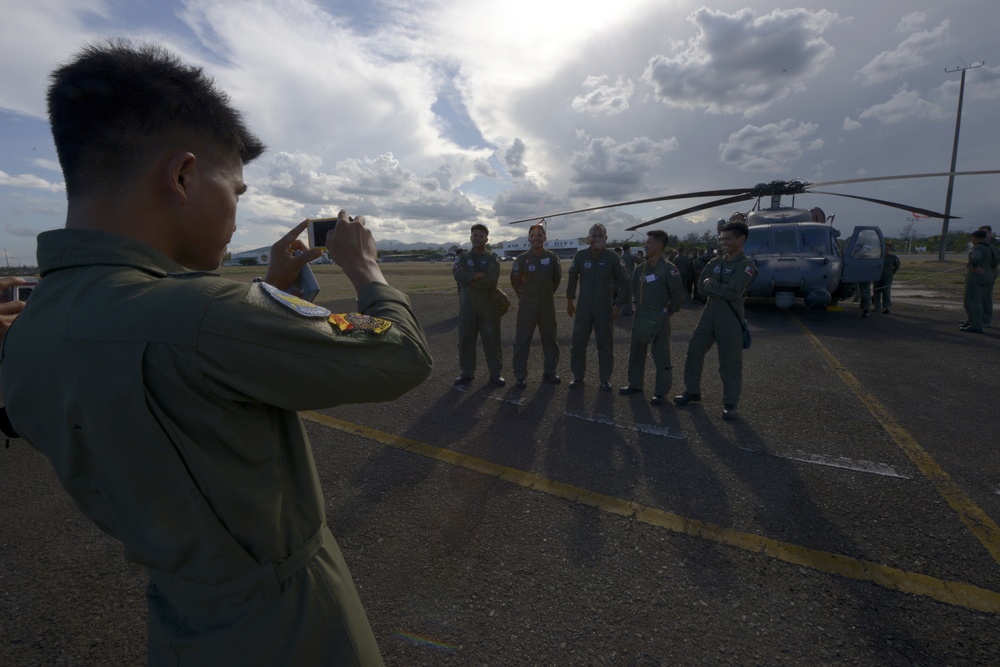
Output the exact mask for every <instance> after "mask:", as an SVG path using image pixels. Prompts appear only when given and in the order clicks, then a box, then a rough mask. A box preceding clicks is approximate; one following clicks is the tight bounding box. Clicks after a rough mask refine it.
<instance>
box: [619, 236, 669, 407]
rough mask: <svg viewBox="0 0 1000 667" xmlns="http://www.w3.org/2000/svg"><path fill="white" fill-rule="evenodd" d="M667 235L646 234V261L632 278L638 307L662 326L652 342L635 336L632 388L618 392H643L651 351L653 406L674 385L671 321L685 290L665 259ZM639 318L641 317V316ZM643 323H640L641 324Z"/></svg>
mask: <svg viewBox="0 0 1000 667" xmlns="http://www.w3.org/2000/svg"><path fill="white" fill-rule="evenodd" d="M667 239H668V237H667V233H666V232H664V231H661V230H654V231H651V232H646V245H645V248H646V257H647V259H646V261H645V262H643V263H642V264H640V265H639V266H637V267H636V270H635V272H634V273H633V275H632V294H633V295H634V297H635V306H636V309H637V311H638V313H639V315H642V314H643V312H644V311H647V312H648V313H650V314H653V315H656V316H658V317H659V320H660V323H659V326H658V328H657V331H656V333H655V334H654V335H653V338H652V340H651V341H650V342H648V343H647V342H642V341H640V340H639V339H638V338H637V337H636V335H635V329H634V327H633V334H632V340H631V343H630V345H629V354H628V384H627V385H626V386H624V387H622V388H621V390H620V391H619V392H618V393H620V394H622V395H624V396H627V395H629V394H637V393H639V392H641V391H642V386H643V378H644V376H645V374H646V353H647V350H649V352H650V354H651V355H652V357H653V367H654V368H655V369H656V380H655V383H654V388H653V396H652V398H651V399H650V401H649V402H650V403H652V404H653V405H660V404H661V403H663V397H664V396H665V395H666V394H667V392H669V391H670V387H671V385H672V384H673V365H672V364H671V361H670V317H671V316H672V315H673V314H674V313H676V312H677V311H679V310H680V309H681V303H683V301H684V297H683V293H684V286H683V285H682V284H681V276H680V271H679V270H678V269H677V267H676V266H675V265H674V264H672V263H671V262H668V261H667V260H666V258H665V257H664V256H663V251H664V249H665V248H666V246H667ZM639 315H637V317H638V316H639ZM638 322H639V320H637V321H636V324H638Z"/></svg>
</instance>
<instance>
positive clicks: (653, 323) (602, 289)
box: [453, 221, 757, 419]
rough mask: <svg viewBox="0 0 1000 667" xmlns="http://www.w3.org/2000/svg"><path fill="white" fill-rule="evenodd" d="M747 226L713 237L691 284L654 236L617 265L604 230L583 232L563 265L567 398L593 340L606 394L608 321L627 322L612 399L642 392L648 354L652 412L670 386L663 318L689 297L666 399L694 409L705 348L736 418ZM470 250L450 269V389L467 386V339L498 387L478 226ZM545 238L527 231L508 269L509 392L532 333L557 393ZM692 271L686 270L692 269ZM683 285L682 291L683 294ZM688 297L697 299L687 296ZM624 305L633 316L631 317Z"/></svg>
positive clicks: (554, 267) (499, 359)
mask: <svg viewBox="0 0 1000 667" xmlns="http://www.w3.org/2000/svg"><path fill="white" fill-rule="evenodd" d="M747 234H748V230H747V227H746V224H745V223H743V222H741V221H736V222H730V223H729V224H727V225H725V226H724V227H723V228H722V229H721V231H720V236H719V240H720V243H721V246H722V252H721V254H720V255H719V256H718V257H715V258H713V259H711V260H709V261H708V262H707V263H706V264H705V265H704V268H702V270H701V272H700V274H698V275H697V278H696V279H695V276H694V272H693V270H691V271H690V276H691V277H690V279H689V280H688V281H685V280H683V279H682V276H683V275H684V273H688V270H687V269H688V267H687V266H686V265H684V260H688V261H689V262H690V261H692V260H691V258H688V257H686V256H683V255H678V256H677V257H678V258H680V257H682V256H683V257H684V259H681V260H680V262H681V263H682V266H683V267H684V269H685V271H682V270H681V269H679V268H678V266H677V265H675V264H674V263H672V262H671V261H669V260H668V259H667V256H666V251H667V250H668V248H667V241H668V237H667V234H666V233H665V232H663V231H659V230H656V231H652V232H649V233H647V238H646V242H645V244H644V251H645V256H644V258H643V259H642V260H639V259H638V258H637V257H636V256H635V255H633V254H632V253H631V251H630V250H628V251H625V252H624V253H623V254H622V255H621V256H619V255H618V254H617V253H616V252H614V251H612V250H611V249H609V248H608V247H607V230H606V229H605V227H604V225H601V224H595V225H594V226H592V227H591V228H590V232H589V235H588V242H589V245H590V247H589V248H585V249H583V250H580V251H579V252H577V253H576V255H575V256H574V257H573V259H572V260H571V262H570V265H569V277H568V280H567V286H566V314H567V315H568V316H569V317H572V318H573V334H572V344H571V347H570V371H571V373H572V376H573V377H572V380H571V381H570V383H569V388H570V389H578V388H580V387H582V386H583V385H584V382H585V377H586V366H587V347H588V345H589V343H590V337H591V334H592V333H593V334H594V336H595V342H596V346H597V359H598V388H599V389H600V390H601V391H611V390H612V386H611V376H612V373H613V371H614V346H613V335H612V322H613V321H614V320H615V319H617V318H618V317H619V316H620V315H622V314H624V315H626V316H628V315H632V316H633V317H634V318H635V319H634V322H633V332H632V336H631V343H630V350H629V363H628V383H627V384H626V385H625V386H623V387H621V388H620V390H619V393H620V394H622V395H631V394H637V393H641V392H643V380H644V375H645V363H646V356H647V353H648V354H649V355H650V356H651V357H652V359H653V365H654V368H655V380H654V388H653V394H652V397H651V399H650V403H651V404H653V405H660V404H662V403H663V402H664V397H665V395H666V394H667V393H668V392H669V391H670V389H671V386H672V384H673V373H672V371H673V366H672V364H671V360H670V317H671V316H672V315H673V314H675V313H676V312H678V311H679V310H680V307H681V305H682V303H683V302H684V299H685V298H690V296H691V295H692V293H695V294H697V295H698V296H699V297H700V298H701V299H703V300H704V301H705V302H706V306H705V310H704V311H703V312H702V317H701V320H700V321H699V323H698V326H697V327H696V328H695V331H694V333H693V334H692V336H691V340H690V342H689V344H688V353H687V358H686V362H685V366H684V385H685V391H684V392H683V393H681V394H679V395H678V396H676V397H675V398H674V403H676V404H677V405H687V404H688V403H691V402H696V401H700V400H701V375H702V367H703V364H704V357H705V354H707V352H708V350H709V349H711V347H712V346H713V345H715V346H716V347H717V348H718V351H719V366H720V368H719V372H720V375H721V377H722V384H723V405H724V410H723V417H724V418H726V419H732V418H735V417H736V416H737V415H738V411H737V405H738V403H739V399H740V395H741V391H742V368H743V361H742V353H743V349H744V337H743V331H744V330H745V315H744V310H743V296H744V294H745V293H746V289H747V287H749V285H750V283H751V282H752V281H753V279H754V278H755V277H756V275H757V271H756V268H755V267H754V265H753V263H752V262H751V261H750V260H749V259H748V258H747V257H746V255H744V254H743V243H744V241H745V240H746V238H747ZM470 238H471V241H472V249H471V250H470V251H468V252H464V253H461V254H460V255H459V256H458V258H457V259H456V261H455V264H454V266H453V273H454V276H455V280H456V282H457V283H458V289H459V295H460V299H459V301H460V308H459V325H458V337H459V366H460V369H461V374H460V375H459V376H458V377H457V378H456V379H455V382H454V384H455V386H457V387H459V386H465V385H468V384H470V383H471V382H472V380H473V378H474V377H475V372H476V349H475V348H476V340H477V338H480V339H481V340H482V344H483V350H484V353H485V357H486V365H487V368H488V370H489V374H490V382H491V383H492V384H494V385H495V386H498V387H500V386H504V385H506V380H505V379H504V378H503V376H502V374H501V373H502V367H503V353H502V351H501V346H500V317H501V305H500V304H501V303H502V302H503V301H504V300H505V297H501V296H498V294H497V292H498V291H499V290H498V283H499V280H500V264H499V258H498V257H497V256H496V254H494V253H493V252H492V251H490V250H487V248H486V243H487V241H488V238H489V230H488V229H487V228H486V227H485V226H484V225H481V224H477V225H474V226H473V227H472V230H471V236H470ZM545 240H546V232H545V227H544V225H542V224H536V225H533V226H532V227H531V228H530V229H529V231H528V242H529V245H530V248H529V249H528V250H527V251H525V252H524V253H522V254H521V255H520V256H518V257H517V258H515V259H514V260H513V264H512V266H511V270H510V284H511V287H513V289H514V292H515V294H516V295H517V297H518V301H519V305H518V308H517V326H516V333H515V338H514V359H513V364H512V366H513V372H514V379H515V382H516V387H517V388H518V389H524V388H526V387H527V378H528V354H529V350H530V345H531V340H532V338H533V337H534V332H535V329H536V328H537V329H538V331H539V337H540V338H541V343H542V352H543V359H544V361H543V370H542V379H543V381H545V382H549V383H552V384H560V383H561V381H562V380H561V378H560V377H559V375H558V374H557V369H558V365H559V345H558V343H557V342H556V331H557V323H556V307H555V293H556V290H557V289H558V288H559V285H560V284H561V282H562V264H561V262H560V259H559V256H558V255H557V254H556V253H554V252H552V251H551V250H548V249H546V248H545ZM692 266H693V263H692ZM685 282H687V283H688V284H686V285H685ZM695 290H696V291H695ZM633 304H634V306H635V310H634V311H633Z"/></svg>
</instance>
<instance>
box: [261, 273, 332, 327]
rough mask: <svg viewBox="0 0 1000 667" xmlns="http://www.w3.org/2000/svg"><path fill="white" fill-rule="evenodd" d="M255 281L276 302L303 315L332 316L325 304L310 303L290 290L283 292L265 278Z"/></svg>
mask: <svg viewBox="0 0 1000 667" xmlns="http://www.w3.org/2000/svg"><path fill="white" fill-rule="evenodd" d="M254 282H255V283H257V284H258V285H260V287H261V289H263V290H264V293H265V294H267V295H268V296H269V297H271V299H272V300H273V301H274V302H275V303H278V304H280V305H282V306H284V307H285V308H287V309H289V310H291V311H292V312H294V313H296V314H298V315H301V316H302V317H316V318H319V317H322V318H327V317H329V316H330V311H329V310H327V309H326V308H324V307H323V306H317V305H316V304H314V303H309V302H308V301H306V300H305V299H300V298H299V297H297V296H292V295H291V294H289V293H288V292H282V291H281V290H280V289H278V288H277V287H275V286H274V285H271V284H269V283H266V282H264V281H263V280H255V281H254Z"/></svg>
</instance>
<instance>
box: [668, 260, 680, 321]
mask: <svg viewBox="0 0 1000 667" xmlns="http://www.w3.org/2000/svg"><path fill="white" fill-rule="evenodd" d="M667 298H668V299H669V301H670V303H669V305H668V306H667V309H668V312H669V313H670V314H671V315H673V314H674V313H676V312H677V311H679V310H680V309H681V304H682V303H683V302H684V283H682V282H681V271H680V269H678V268H677V267H676V266H675V265H674V264H671V263H669V262H668V263H667Z"/></svg>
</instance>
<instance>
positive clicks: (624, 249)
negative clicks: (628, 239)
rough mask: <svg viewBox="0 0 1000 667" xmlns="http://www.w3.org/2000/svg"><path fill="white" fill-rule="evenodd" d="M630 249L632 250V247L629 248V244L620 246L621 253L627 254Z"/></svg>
mask: <svg viewBox="0 0 1000 667" xmlns="http://www.w3.org/2000/svg"><path fill="white" fill-rule="evenodd" d="M631 249H632V246H630V245H629V244H627V243H623V244H622V251H623V252H628V251H629V250H631Z"/></svg>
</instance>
